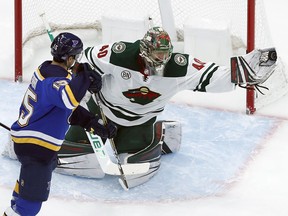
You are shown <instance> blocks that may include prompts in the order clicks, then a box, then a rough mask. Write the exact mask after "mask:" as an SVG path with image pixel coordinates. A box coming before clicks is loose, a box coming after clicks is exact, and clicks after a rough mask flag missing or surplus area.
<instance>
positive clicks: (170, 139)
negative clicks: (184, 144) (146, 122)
mask: <svg viewBox="0 0 288 216" xmlns="http://www.w3.org/2000/svg"><path fill="white" fill-rule="evenodd" d="M157 123H158V122H157ZM157 123H156V124H157ZM162 125H163V126H162V127H164V128H165V136H164V141H163V144H162V154H169V153H175V152H178V151H179V149H180V146H181V139H182V127H181V123H180V122H177V121H163V122H162ZM156 127H157V125H156Z"/></svg>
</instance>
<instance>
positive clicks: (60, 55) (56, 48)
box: [51, 32, 83, 61]
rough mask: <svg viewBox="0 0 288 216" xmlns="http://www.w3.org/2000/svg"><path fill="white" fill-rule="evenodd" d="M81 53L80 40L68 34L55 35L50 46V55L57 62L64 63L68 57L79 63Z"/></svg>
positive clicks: (81, 45)
mask: <svg viewBox="0 0 288 216" xmlns="http://www.w3.org/2000/svg"><path fill="white" fill-rule="evenodd" d="M82 53H83V43H82V41H81V39H80V38H79V37H77V36H76V35H74V34H71V33H68V32H64V33H60V34H59V35H57V36H56V37H55V39H54V40H53V42H52V44H51V54H52V56H53V57H54V58H55V59H57V60H58V61H65V60H66V59H67V58H68V57H69V56H75V59H76V61H80V59H81V57H82Z"/></svg>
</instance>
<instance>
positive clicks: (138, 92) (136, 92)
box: [123, 86, 161, 105]
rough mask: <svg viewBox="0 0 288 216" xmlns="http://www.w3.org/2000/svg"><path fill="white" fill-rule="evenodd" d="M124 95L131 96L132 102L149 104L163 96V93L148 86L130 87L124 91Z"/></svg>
mask: <svg viewBox="0 0 288 216" xmlns="http://www.w3.org/2000/svg"><path fill="white" fill-rule="evenodd" d="M123 95H124V96H125V97H126V98H129V100H130V101H131V102H132V103H138V104H141V105H146V104H149V103H151V102H153V101H154V100H155V99H156V98H158V97H159V96H161V94H159V93H157V92H153V91H150V89H149V88H147V87H146V86H142V87H140V88H137V89H129V90H128V91H125V92H123Z"/></svg>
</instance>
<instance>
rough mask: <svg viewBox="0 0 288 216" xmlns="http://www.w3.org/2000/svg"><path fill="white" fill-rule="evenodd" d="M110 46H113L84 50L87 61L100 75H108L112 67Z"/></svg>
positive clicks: (107, 45)
mask: <svg viewBox="0 0 288 216" xmlns="http://www.w3.org/2000/svg"><path fill="white" fill-rule="evenodd" d="M112 45H113V44H106V45H100V46H94V47H88V48H86V49H85V57H86V59H87V61H88V62H89V63H90V64H91V65H92V66H93V67H94V68H95V70H96V71H97V72H98V73H99V74H100V75H103V74H110V73H111V72H112V67H113V65H111V63H110V57H111V53H112V50H111V47H112Z"/></svg>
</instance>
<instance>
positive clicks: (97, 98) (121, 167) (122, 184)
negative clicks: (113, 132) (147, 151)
mask: <svg viewBox="0 0 288 216" xmlns="http://www.w3.org/2000/svg"><path fill="white" fill-rule="evenodd" d="M93 96H94V98H95V100H96V103H97V105H98V107H99V109H100V113H101V117H102V120H103V122H104V125H105V126H106V125H107V124H108V121H107V118H106V116H105V114H104V112H103V109H102V106H101V105H100V101H99V97H98V94H93ZM93 96H92V97H93ZM109 141H110V144H111V147H112V149H113V152H114V156H115V158H116V160H117V164H118V170H119V171H120V174H121V178H120V179H119V183H120V184H121V186H122V187H123V188H124V189H125V190H129V186H128V182H127V180H126V176H125V174H127V173H126V172H125V174H124V171H123V166H122V164H121V161H120V158H119V155H118V152H117V149H116V146H115V143H114V140H113V139H109ZM140 165H141V164H140ZM148 165H149V163H148ZM149 167H150V165H149V166H148V169H149ZM147 171H148V170H147Z"/></svg>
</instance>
